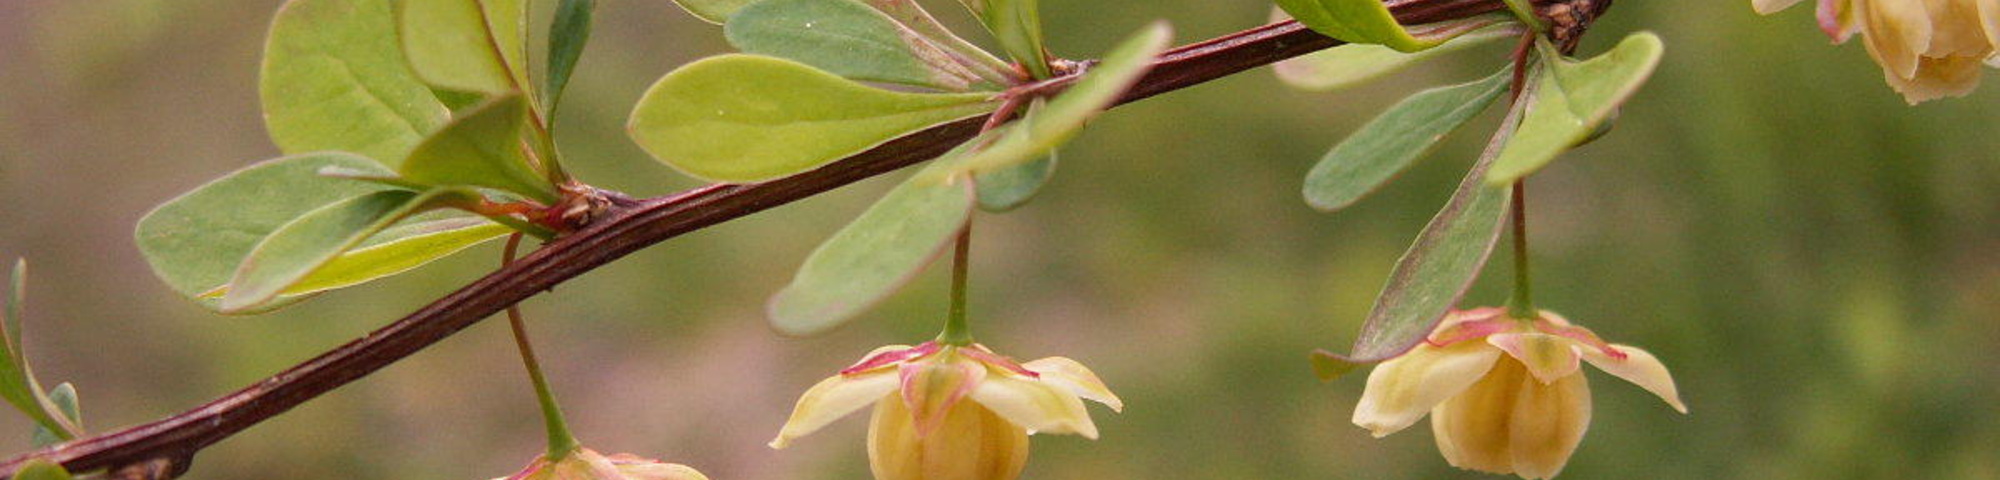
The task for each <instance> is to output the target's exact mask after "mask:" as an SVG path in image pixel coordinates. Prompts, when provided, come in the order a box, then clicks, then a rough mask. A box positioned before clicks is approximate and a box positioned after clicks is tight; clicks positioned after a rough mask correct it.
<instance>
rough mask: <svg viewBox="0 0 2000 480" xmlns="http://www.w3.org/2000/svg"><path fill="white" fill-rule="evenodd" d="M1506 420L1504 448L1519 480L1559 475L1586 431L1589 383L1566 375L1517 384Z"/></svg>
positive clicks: (1588, 422) (1588, 425) (1587, 426)
mask: <svg viewBox="0 0 2000 480" xmlns="http://www.w3.org/2000/svg"><path fill="white" fill-rule="evenodd" d="M1518 395H1519V396H1518V397H1516V398H1515V400H1514V411H1513V412H1512V414H1511V418H1509V419H1508V427H1509V428H1508V435H1507V447H1508V449H1509V450H1511V451H1512V452H1511V453H1512V457H1513V462H1514V473H1515V474H1518V475H1520V476H1521V478H1528V479H1539V478H1551V477H1554V476H1556V474H1557V473H1561V472H1562V469H1563V465H1564V464H1567V463H1569V456H1570V454H1571V453H1575V452H1576V446H1577V444H1579V443H1583V432H1584V431H1585V430H1588V429H1589V428H1590V383H1589V382H1588V381H1586V380H1584V377H1583V376H1582V375H1570V376H1566V377H1563V378H1562V379H1560V380H1557V381H1556V382H1555V383H1552V384H1546V385H1544V384H1539V383H1535V382H1521V386H1520V390H1519V392H1518Z"/></svg>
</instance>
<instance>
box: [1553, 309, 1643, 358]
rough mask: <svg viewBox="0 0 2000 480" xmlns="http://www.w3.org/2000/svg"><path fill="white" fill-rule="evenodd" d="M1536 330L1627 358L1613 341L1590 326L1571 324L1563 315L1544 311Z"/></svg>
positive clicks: (1609, 354)
mask: <svg viewBox="0 0 2000 480" xmlns="http://www.w3.org/2000/svg"><path fill="white" fill-rule="evenodd" d="M1535 330H1538V331H1541V332H1542V333H1546V334H1549V335H1555V336H1558V337H1563V338H1567V339H1570V340H1575V341H1576V342H1577V343H1581V344H1583V345H1584V346H1586V347H1589V348H1595V349H1597V351H1599V352H1602V353H1603V354H1605V355H1607V356H1610V357H1612V358H1625V353H1623V352H1620V351H1618V349H1616V348H1612V347H1611V342H1606V341H1604V339H1602V338H1598V337H1597V333H1596V332H1592V331H1590V329H1588V328H1583V327H1579V326H1575V325H1571V324H1570V323H1569V320H1567V319H1564V318H1563V317H1562V316H1561V315H1556V314H1554V313H1550V312H1546V311H1544V312H1542V317H1541V318H1539V319H1536V320H1535Z"/></svg>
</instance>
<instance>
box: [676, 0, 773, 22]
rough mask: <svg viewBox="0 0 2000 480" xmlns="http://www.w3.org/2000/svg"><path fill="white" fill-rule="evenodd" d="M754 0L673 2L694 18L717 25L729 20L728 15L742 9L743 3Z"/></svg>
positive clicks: (747, 3) (680, 0)
mask: <svg viewBox="0 0 2000 480" xmlns="http://www.w3.org/2000/svg"><path fill="white" fill-rule="evenodd" d="M756 1H757V0H674V4H676V5H680V6H681V9H682V10H687V12H688V14H690V15H694V18H699V19H702V21H705V22H708V23H714V24H718V25H719V24H721V23H722V22H727V21H729V16H730V15H734V14H736V11H737V10H738V9H742V8H743V6H745V5H749V4H751V3H756Z"/></svg>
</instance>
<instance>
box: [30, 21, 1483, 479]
mask: <svg viewBox="0 0 2000 480" xmlns="http://www.w3.org/2000/svg"><path fill="white" fill-rule="evenodd" d="M1387 3H1388V4H1389V5H1390V7H1391V9H1392V11H1394V12H1395V13H1396V17H1397V19H1398V20H1399V21H1401V22H1402V23H1404V24H1410V25H1414V24H1423V23H1434V22H1440V21H1447V20H1457V19H1463V18H1468V17H1472V16H1475V15H1480V14H1485V13H1490V12H1495V11H1500V10H1504V9H1505V8H1506V6H1505V4H1504V3H1502V2H1501V0H1389V1H1388V2H1387ZM1340 44H1341V42H1340V41H1338V40H1334V39H1332V38H1328V37H1326V36H1323V35H1320V34H1318V33H1315V32H1313V31H1311V30H1308V29H1306V28H1305V27H1303V26H1300V25H1299V24H1297V23H1296V22H1282V23H1276V24H1271V25H1265V26H1262V27H1257V28H1253V29H1249V30H1245V31H1242V32H1237V33H1234V34H1230V35H1225V36H1222V37H1218V38H1214V39H1211V40H1208V41H1205V42H1201V43H1196V44H1193V45H1188V46H1184V47H1180V48H1176V49H1173V50H1170V51H1168V52H1167V53H1165V54H1163V55H1162V56H1161V57H1160V58H1159V59H1158V60H1157V61H1156V62H1155V65H1154V68H1153V70H1152V71H1151V73H1149V74H1147V75H1146V77H1145V78H1143V79H1142V80H1140V82H1139V83H1138V84H1137V85H1135V86H1134V87H1133V89H1132V90H1131V91H1130V92H1128V93H1127V94H1126V95H1125V97H1124V98H1123V99H1121V101H1120V103H1121V104H1123V103H1129V102H1133V101H1138V100H1141V99H1145V98H1149V97H1152V96H1155V95H1159V94H1162V93H1167V92H1171V91H1175V90H1180V89H1183V88H1188V87H1192V86H1195V85H1200V84H1202V83H1205V82H1208V81H1210V80H1215V79H1218V78H1222V77H1226V76H1229V75H1234V74H1237V73H1241V72H1243V71H1246V70H1250V69H1253V68H1257V67H1261V66H1264V65H1269V64H1271V63H1274V62H1277V61H1280V60H1284V59H1288V58H1292V57H1296V56H1299V55H1304V54H1307V53H1311V52H1314V51H1318V50H1323V49H1327V48H1331V47H1334V46H1338V45H1340ZM1086 70H1087V69H1086ZM1080 73H1081V72H1070V73H1067V74H1065V75H1062V76H1058V77H1055V78H1051V79H1049V80H1047V81H1045V82H1043V83H1042V84H1040V87H1039V88H1048V89H1051V90H1055V89H1061V88H1064V87H1067V86H1068V85H1069V84H1071V83H1074V82H1075V81H1076V79H1077V77H1078V76H1079V75H1080ZM986 120H987V119H986V118H984V117H980V118H968V119H964V120H960V121H957V122H952V123H949V124H945V125H940V126H936V127H932V128H930V129H927V130H923V131H920V132H917V133H913V134H910V135H907V136H904V137H902V138H898V139H896V140H893V141H890V142H888V143H886V144H883V145H881V146H879V147H876V148H874V149H872V150H869V151H866V152H862V153H860V154H857V155H854V156H852V157H849V158H846V159H843V160H840V161H838V162H835V163H833V164H830V165H827V166H826V167H823V168H820V169H818V170H814V171H811V172H807V173H803V174H799V175H797V176H793V177H788V178H784V179H779V180H773V181H769V182H764V183H756V184H717V185H709V186H706V187H701V188H696V189H693V190H689V191H685V192H681V193H677V194H674V195H668V196H663V197H656V198H648V199H634V198H630V197H626V196H622V195H618V194H615V193H611V192H605V197H606V198H607V199H608V200H609V202H610V205H609V206H608V207H607V208H606V209H605V212H604V213H603V214H602V215H601V216H597V217H596V218H595V219H594V220H593V221H591V223H590V225H588V226H587V227H585V228H583V229H581V230H578V231H576V232H574V233H571V234H569V235H565V236H563V237H561V238H559V239H557V240H555V241H553V242H551V243H549V244H548V245H547V246H545V247H544V248H542V249H540V250H537V251H535V252H533V253H530V254H529V255H528V256H526V257H524V258H522V259H520V260H519V261H516V262H513V263H511V264H508V265H506V266H504V267H502V268H500V269H499V270H498V271H495V272H493V273H491V274H488V275H487V276H485V277H483V278H480V279H479V280H477V281H474V282H472V283H471V284H469V285H466V286H465V287H464V288H461V289H459V290H458V291H456V292H453V293H451V294H449V295H446V296H445V297H443V298H440V299H438V300H436V301H434V302H431V304H430V305H427V306H425V307H423V308H422V309H419V310H417V311H416V312H415V313H411V314H410V315H409V316H406V317H403V319H401V320H398V321H396V322H395V323H391V324H389V325H388V326H385V327H382V328H381V329H378V330H376V331H374V332H372V333H370V334H368V336H366V337H362V338H361V339H359V340H355V341H353V342H349V343H348V344H346V345H342V346H340V347H338V348H335V349H333V350H332V351H329V352H327V353H325V354H322V355H320V356H319V357H316V358H313V359H312V360H308V361H306V362H304V363H301V364H299V365H296V366H294V367H292V368H290V369H288V370H285V371H284V372H281V373H278V374H277V375H274V376H272V377H270V378H267V379H265V380H263V381H260V382H257V383H256V384H253V385H250V386H248V387H245V388H243V389H242V390H238V391H236V392H234V393H230V394H228V395H224V396H222V397H220V398H217V399H215V400H213V401H210V402H208V403H207V404H204V405H201V406H199V407H195V408H194V409H192V410H188V411H186V412H182V413H179V414H176V415H173V416H170V417H167V418H165V419H161V420H158V421H154V422H152V423H146V424H142V425H138V426H134V427H130V428H126V429H123V430H119V431H115V432H110V433H104V434H100V435H97V436H93V437H89V438H81V439H77V440H74V441H70V442H67V443H62V444H58V445H54V446H50V447H47V448H43V449H40V450H35V451H31V452H27V453H24V454H21V455H18V456H15V457H13V458H11V459H8V460H7V461H6V462H4V463H0V477H6V478H11V477H12V475H13V473H14V471H15V470H16V469H18V468H20V466H21V464H22V463H23V462H25V461H26V460H28V459H30V458H45V459H49V460H51V461H55V462H58V463H61V464H63V466H64V467H66V468H68V469H70V470H71V471H78V472H81V471H91V470H99V469H111V470H115V471H127V470H146V471H150V472H158V473H157V474H155V475H161V476H175V475H178V474H179V473H181V472H184V471H185V470H186V469H187V467H188V464H189V462H191V461H192V458H193V456H194V454H195V453H196V452H199V451H200V450H201V449H203V448H206V447H208V446H209V445H213V444H215V443H216V442H219V441H221V440H222V439H224V438H228V437H230V436H231V435H234V434H236V433H237V432H241V431H243V430H244V429H246V428H249V427H250V426H252V425H256V424H258V423H261V422H263V421H265V420H268V419H270V418H271V417H274V416H277V415H278V414H281V413H284V412H286V411H289V410H291V409H292V408H294V407H297V406H299V405H301V404H304V403H305V402H307V401H309V400H312V399H314V398H318V397H319V396H321V395H324V394H326V393H327V392H330V391H333V390H334V389H337V388H340V387H341V386H344V385H346V384H348V383H350V382H353V381H355V380H357V379H360V378H361V377H363V376H366V375H368V374H370V373H374V372H375V371H376V370H380V369H382V368H383V367H386V366H388V365H390V364H393V363H395V362H397V361H399V360H402V359H403V358H405V357H408V356H410V355H411V354H414V353H416V352H418V351H421V350H423V349H425V348H428V347H430V346H431V345H433V344H436V343H437V342H438V341H440V340H443V339H445V338H446V337H449V336H451V335H452V334H454V333H457V332H458V331H459V330H463V329H465V328H466V327H469V326H471V325H472V324H474V323H478V322H479V321H480V320H483V319H486V318H488V317H490V316H493V315H494V314H496V313H500V312H501V311H503V310H505V309H507V308H508V307H510V306H513V305H514V304H516V303H519V302H521V301H522V300H526V299H527V298H529V297H532V296H534V295H536V294H538V293H541V292H543V291H547V290H549V289H552V288H555V286H556V285H559V284H561V283H563V282H564V281H567V280H569V279H571V278H575V277H577V276H578V275H582V274H584V273H585V272H589V271H591V270H594V269H596V268H598V267H600V266H603V265H605V264H608V263H611V262H612V261H615V260H618V259H619V258H622V257H624V256H625V255H628V254H631V253H633V252H636V251H639V250H640V249H643V248H646V247H648V246H652V245H654V244H657V243H660V242H663V241H666V240H668V239H671V238H674V237H677V236H680V235H681V234H685V233H688V232H692V231H696V230H700V229H703V228H707V227H710V226H713V225H716V224H719V223H722V222H726V221H729V220H733V219H737V218H741V217H745V216H748V215H751V214H755V213H758V212H762V211H764V210H768V209H770V208H772V207H776V206H779V205H783V204H786V203H790V202H793V201H797V200H800V199H804V198H808V197H812V196H814V195H818V194H820V193H822V192H826V191H828V190H832V189H835V188H839V187H841V186H845V185H848V184H851V183H854V182H857V181H860V180H863V179H866V178H869V177H873V176H876V175H881V174H884V173H888V172H891V171H894V170H897V169H901V168H903V167H907V166H910V165H914V164H917V163H920V162H923V161H925V160H930V159H932V158H935V157H937V156H938V155H942V154H944V153H945V151H947V150H949V149H951V148H952V147H954V146H956V145H958V144H959V143H961V142H964V141H966V140H969V139H971V138H972V137H973V136H974V135H975V134H976V133H977V132H978V131H979V129H980V127H981V125H982V124H984V123H985V122H986Z"/></svg>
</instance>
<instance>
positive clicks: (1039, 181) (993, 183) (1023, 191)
mask: <svg viewBox="0 0 2000 480" xmlns="http://www.w3.org/2000/svg"><path fill="white" fill-rule="evenodd" d="M1056 157H1057V154H1056V152H1054V151H1050V152H1049V154H1048V156H1045V157H1042V158H1040V159H1037V160H1035V161H1031V162H1028V163H1023V164H1020V165H1015V166H1012V167H1007V168H1002V169H999V170H994V171H991V172H987V173H985V174H983V175H980V176H979V177H978V178H977V180H978V181H977V182H974V183H975V184H976V185H977V188H978V192H979V193H978V194H979V209H980V210H985V211H988V212H1005V211H1008V210H1013V209H1015V208H1019V207H1020V206H1021V205H1023V204H1026V203H1028V200H1031V199H1034V198H1035V194H1036V193H1040V192H1041V191H1042V186H1043V185H1047V184H1048V183H1049V177H1051V176H1053V175H1054V174H1055V170H1056Z"/></svg>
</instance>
